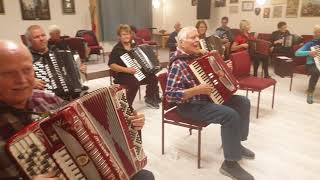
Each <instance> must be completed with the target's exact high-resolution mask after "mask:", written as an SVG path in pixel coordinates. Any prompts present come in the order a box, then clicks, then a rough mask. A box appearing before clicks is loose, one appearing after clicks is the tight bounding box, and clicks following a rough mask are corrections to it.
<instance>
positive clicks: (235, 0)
mask: <svg viewBox="0 0 320 180" xmlns="http://www.w3.org/2000/svg"><path fill="white" fill-rule="evenodd" d="M236 3H239V0H230V4H236Z"/></svg>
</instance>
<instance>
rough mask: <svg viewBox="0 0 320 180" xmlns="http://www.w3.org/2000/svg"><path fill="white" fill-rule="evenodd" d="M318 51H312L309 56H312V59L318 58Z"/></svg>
mask: <svg viewBox="0 0 320 180" xmlns="http://www.w3.org/2000/svg"><path fill="white" fill-rule="evenodd" d="M317 54H318V53H317V51H310V52H309V56H311V57H316V56H317Z"/></svg>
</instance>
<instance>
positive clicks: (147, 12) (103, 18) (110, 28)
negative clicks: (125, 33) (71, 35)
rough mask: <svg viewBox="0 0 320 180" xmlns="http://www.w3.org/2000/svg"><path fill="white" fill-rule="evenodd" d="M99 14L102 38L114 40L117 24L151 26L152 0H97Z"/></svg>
mask: <svg viewBox="0 0 320 180" xmlns="http://www.w3.org/2000/svg"><path fill="white" fill-rule="evenodd" d="M99 16H100V18H99V19H100V25H101V26H100V28H101V29H100V30H101V37H102V40H103V41H114V40H116V39H117V34H116V29H117V27H118V25H119V24H129V25H134V26H136V27H137V28H144V27H152V0H99Z"/></svg>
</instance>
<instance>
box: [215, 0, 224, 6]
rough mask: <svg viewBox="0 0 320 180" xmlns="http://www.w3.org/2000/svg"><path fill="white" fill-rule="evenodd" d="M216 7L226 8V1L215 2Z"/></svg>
mask: <svg viewBox="0 0 320 180" xmlns="http://www.w3.org/2000/svg"><path fill="white" fill-rule="evenodd" d="M214 6H215V7H225V6H226V0H215V1H214Z"/></svg>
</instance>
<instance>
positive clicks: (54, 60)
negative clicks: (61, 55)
mask: <svg viewBox="0 0 320 180" xmlns="http://www.w3.org/2000/svg"><path fill="white" fill-rule="evenodd" d="M49 57H50V59H51V62H52V65H53V68H54V69H55V71H56V73H57V76H58V79H59V81H60V83H61V85H62V89H63V91H64V92H68V91H69V89H68V86H67V84H66V82H65V80H64V79H63V74H62V72H61V71H60V68H59V65H58V62H57V59H56V57H55V56H54V54H53V53H49Z"/></svg>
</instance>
